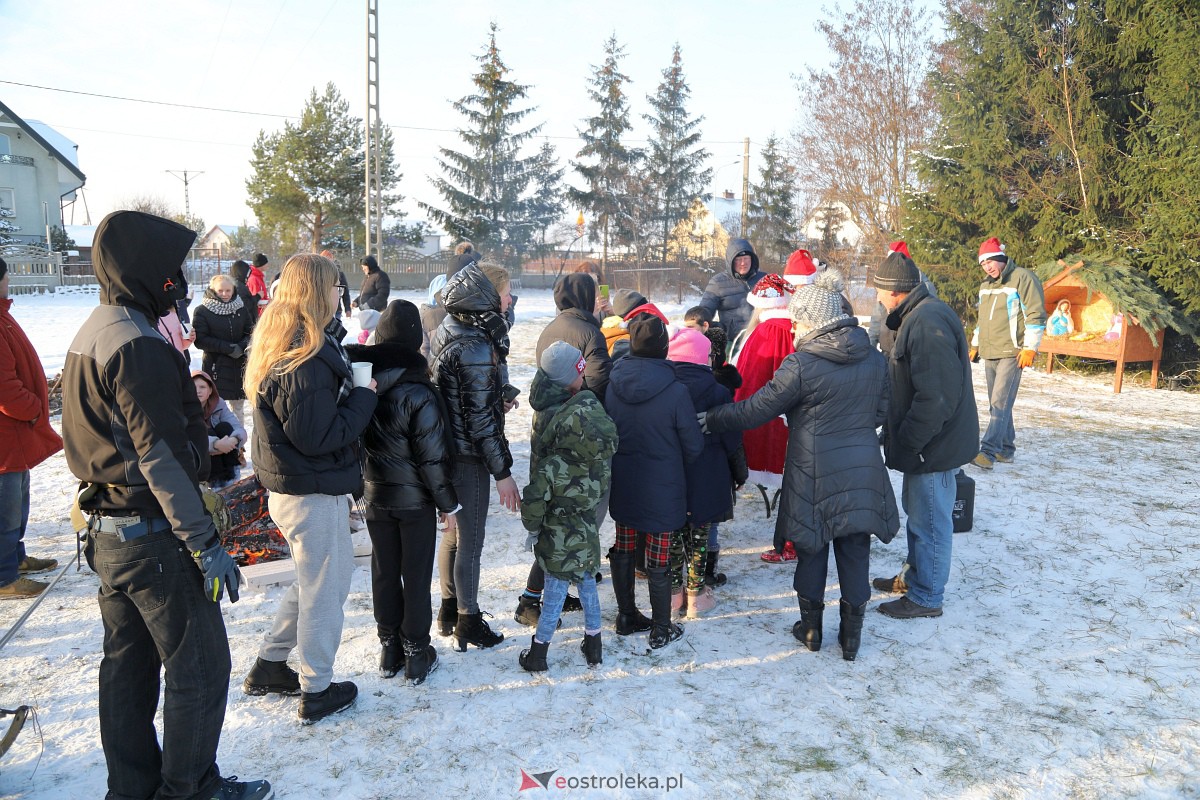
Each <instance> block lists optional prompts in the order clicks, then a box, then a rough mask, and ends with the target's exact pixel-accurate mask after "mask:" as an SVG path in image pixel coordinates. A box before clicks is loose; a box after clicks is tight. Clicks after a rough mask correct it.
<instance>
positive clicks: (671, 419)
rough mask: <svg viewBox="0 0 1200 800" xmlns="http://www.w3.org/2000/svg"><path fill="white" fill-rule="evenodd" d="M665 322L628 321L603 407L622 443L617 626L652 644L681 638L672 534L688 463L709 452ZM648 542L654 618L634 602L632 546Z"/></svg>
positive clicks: (615, 511)
mask: <svg viewBox="0 0 1200 800" xmlns="http://www.w3.org/2000/svg"><path fill="white" fill-rule="evenodd" d="M669 344H670V338H669V335H668V333H667V327H666V325H664V324H663V322H662V320H661V319H659V318H658V317H656V316H654V315H653V314H637V315H635V316H634V317H633V318H632V319H630V320H629V355H628V356H626V357H625V358H622V359H621V360H619V361H618V362H617V363H616V364H614V365H613V370H612V374H611V375H610V379H609V384H608V392H607V396H606V400H605V404H604V405H605V408H606V409H607V410H608V413H609V416H611V417H612V419H613V422H614V423H616V425H617V436H618V438H619V440H620V445H619V446H618V447H617V452H616V454H615V455H614V456H613V462H612V499H611V503H610V506H609V509H610V512H611V514H612V518H613V521H614V522H616V524H617V540H616V544H614V545H613V548H612V550H610V551H609V563H610V566H611V567H612V582H613V593H614V594H615V595H616V600H617V624H616V631H617V634H618V635H620V636H627V635H629V634H631V633H633V632H635V631H644V630H650V639H649V644H650V647H652V648H655V649H657V648H660V647H665V646H666V645H668V644H670V643H671V642H673V641H675V640H676V639H678V638H679V637H680V636H682V635H683V628H682V627H680V626H679V625H676V624H675V623H673V622H671V576H670V574H669V569H670V567H669V566H668V564H669V559H670V549H671V533H672V532H673V531H676V530H679V529H680V528H682V527H683V526H684V525H685V524H686V523H687V512H688V496H687V473H686V469H685V465H686V464H688V463H690V462H692V461H695V460H696V459H697V458H698V457H699V456H700V453H701V452H702V451H703V450H704V436H703V434H702V433H701V432H700V426H699V425H698V424H697V422H696V414H695V407H694V406H693V405H692V398H691V397H690V396H689V394H688V390H687V387H685V386H684V385H683V384H682V383H680V382H679V380H678V379H677V378H676V377H675V370H674V369H673V368H672V366H671V365H670V364H668V363H667V361H666V358H667V350H668V347H669ZM638 539H644V540H645V546H646V574H647V578H648V583H649V585H650V607H651V619H649V620H647V619H646V618H645V617H644V616H643V615H642V613H641V612H640V611H638V608H637V605H636V603H635V602H634V591H633V590H634V578H633V568H634V551H635V548H636V544H637V540H638Z"/></svg>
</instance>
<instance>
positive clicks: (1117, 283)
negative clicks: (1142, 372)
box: [1038, 259, 1170, 392]
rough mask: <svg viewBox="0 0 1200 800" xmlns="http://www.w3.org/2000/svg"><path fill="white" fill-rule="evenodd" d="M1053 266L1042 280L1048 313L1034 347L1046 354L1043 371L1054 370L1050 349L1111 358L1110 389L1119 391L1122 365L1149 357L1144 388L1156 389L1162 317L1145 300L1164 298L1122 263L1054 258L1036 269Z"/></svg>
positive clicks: (1068, 353)
mask: <svg viewBox="0 0 1200 800" xmlns="http://www.w3.org/2000/svg"><path fill="white" fill-rule="evenodd" d="M1054 267H1057V268H1058V272H1057V273H1056V274H1053V275H1052V276H1051V277H1049V278H1043V281H1042V288H1043V290H1044V291H1045V296H1046V315H1047V317H1048V318H1050V319H1049V322H1048V324H1047V326H1046V335H1045V336H1044V337H1043V338H1042V346H1041V348H1040V352H1042V353H1045V354H1046V372H1048V373H1049V372H1053V371H1054V357H1055V356H1056V355H1064V356H1078V357H1081V358H1093V359H1097V360H1100V361H1113V362H1116V365H1117V367H1116V374H1115V375H1114V376H1113V392H1120V391H1121V382H1122V379H1123V378H1124V377H1125V365H1126V364H1127V363H1130V362H1145V361H1149V362H1150V363H1151V367H1150V388H1152V389H1157V388H1158V368H1159V364H1160V363H1161V362H1162V352H1163V328H1164V320H1163V319H1162V318H1161V317H1160V316H1159V315H1158V314H1157V313H1156V312H1157V311H1158V310H1159V309H1157V308H1155V309H1153V310H1148V309H1147V308H1146V302H1145V301H1146V300H1147V299H1148V298H1149V299H1150V300H1151V301H1153V305H1154V306H1157V305H1158V304H1159V303H1161V304H1162V306H1163V307H1166V301H1165V299H1164V298H1163V297H1162V296H1161V295H1160V294H1158V292H1157V291H1156V290H1155V289H1154V288H1153V287H1152V285H1151V284H1150V283H1149V281H1147V280H1145V279H1144V278H1141V276H1138V275H1135V274H1134V273H1133V272H1132V270H1131V269H1130V268H1129V267H1128V266H1127V265H1125V264H1117V265H1114V264H1112V263H1108V262H1100V261H1091V260H1086V259H1078V260H1076V261H1075V263H1073V264H1067V262H1065V261H1063V260H1061V259H1060V260H1058V261H1057V262H1054V263H1053V264H1052V265H1043V267H1041V268H1039V270H1038V272H1039V273H1047V272H1051V271H1053V268H1054ZM1147 293H1150V294H1149V295H1147ZM1139 300H1140V301H1142V302H1138V301H1139ZM1064 301H1065V302H1064ZM1139 311H1140V312H1142V313H1141V315H1140V316H1139V313H1138V312H1139ZM1055 312H1058V314H1059V318H1058V319H1057V320H1055V319H1054V318H1053V317H1054V314H1055ZM1169 314H1170V312H1169V311H1167V315H1169ZM1143 323H1145V324H1143Z"/></svg>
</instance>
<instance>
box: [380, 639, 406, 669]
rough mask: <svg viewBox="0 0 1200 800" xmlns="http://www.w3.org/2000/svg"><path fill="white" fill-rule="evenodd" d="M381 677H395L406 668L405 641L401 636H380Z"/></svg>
mask: <svg viewBox="0 0 1200 800" xmlns="http://www.w3.org/2000/svg"><path fill="white" fill-rule="evenodd" d="M379 644H380V645H382V646H383V647H382V650H380V653H379V677H381V678H393V677H395V676H396V673H397V672H399V671H400V670H402V669H404V652H405V648H404V645H405V642H404V639H403V637H400V636H380V637H379Z"/></svg>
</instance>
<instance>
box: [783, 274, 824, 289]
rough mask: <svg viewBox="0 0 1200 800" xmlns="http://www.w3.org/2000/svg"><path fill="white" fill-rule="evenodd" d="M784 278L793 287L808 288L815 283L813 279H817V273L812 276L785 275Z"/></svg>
mask: <svg viewBox="0 0 1200 800" xmlns="http://www.w3.org/2000/svg"><path fill="white" fill-rule="evenodd" d="M783 277H784V278H786V279H787V282H788V283H790V284H791V285H792V286H808V285H810V284H811V283H812V282H813V278H815V277H816V273H813V274H812V275H784V276H783Z"/></svg>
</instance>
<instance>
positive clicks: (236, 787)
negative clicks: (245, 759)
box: [205, 775, 275, 800]
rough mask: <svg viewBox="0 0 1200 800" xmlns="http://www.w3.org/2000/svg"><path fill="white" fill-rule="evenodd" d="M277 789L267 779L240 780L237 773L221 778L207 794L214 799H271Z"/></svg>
mask: <svg viewBox="0 0 1200 800" xmlns="http://www.w3.org/2000/svg"><path fill="white" fill-rule="evenodd" d="M274 796H275V790H274V789H272V788H271V784H270V783H268V782H267V781H245V782H242V781H239V780H238V779H237V775H230V776H229V777H228V778H219V779H218V780H217V785H216V786H214V787H213V789H212V791H211V792H210V793H208V794H206V795H205V797H206V798H212V800H271V798H272V797H274Z"/></svg>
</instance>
